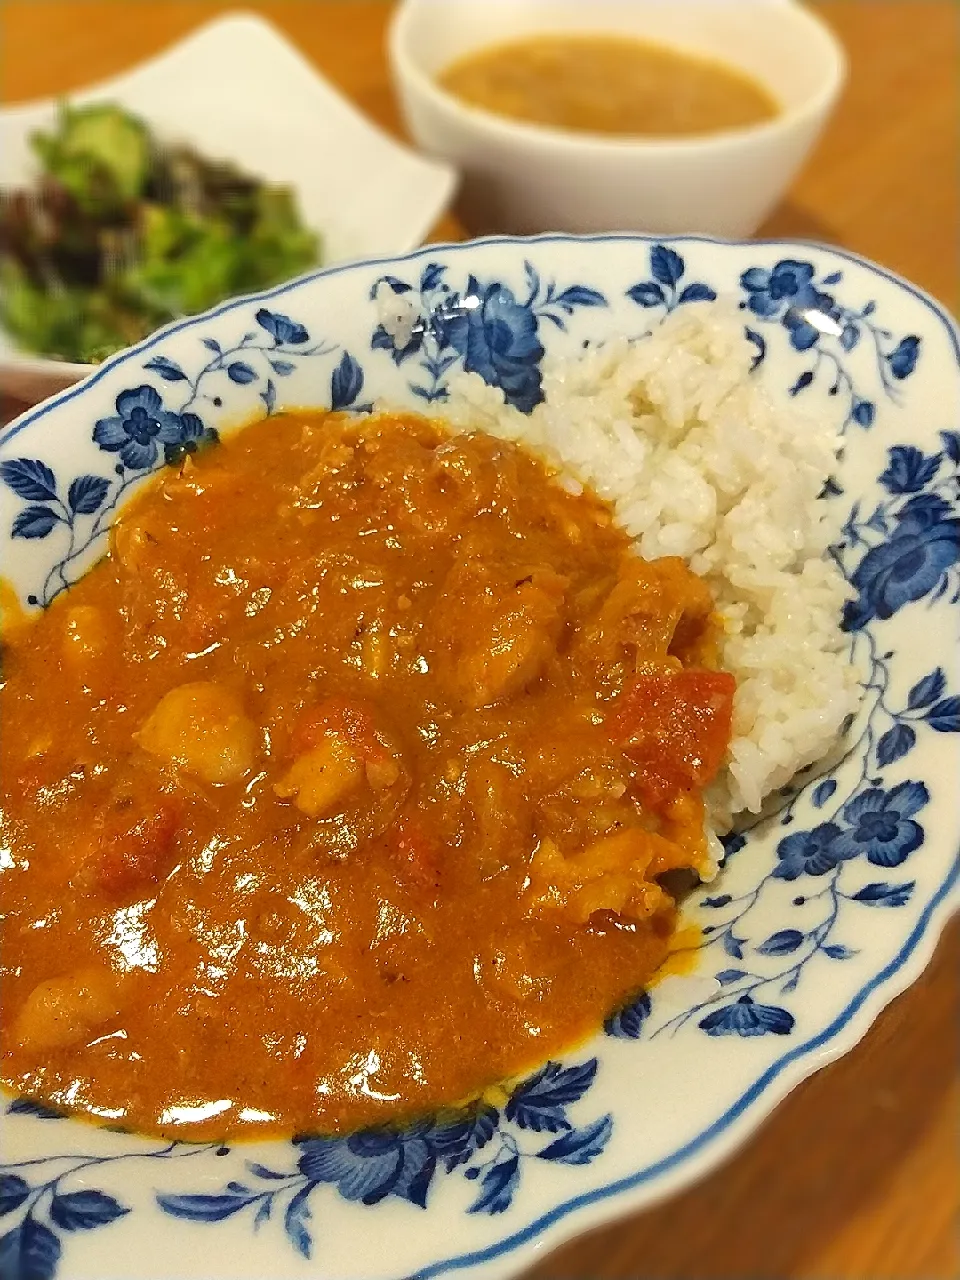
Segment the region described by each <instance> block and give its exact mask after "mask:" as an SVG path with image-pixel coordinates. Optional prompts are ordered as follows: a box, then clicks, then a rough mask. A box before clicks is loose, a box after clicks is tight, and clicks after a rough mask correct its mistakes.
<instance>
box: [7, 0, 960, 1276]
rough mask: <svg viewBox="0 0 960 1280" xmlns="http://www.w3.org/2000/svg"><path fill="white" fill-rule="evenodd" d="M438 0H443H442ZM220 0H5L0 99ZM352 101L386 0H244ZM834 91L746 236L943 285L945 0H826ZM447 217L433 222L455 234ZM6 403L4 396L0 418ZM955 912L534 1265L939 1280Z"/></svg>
mask: <svg viewBox="0 0 960 1280" xmlns="http://www.w3.org/2000/svg"><path fill="white" fill-rule="evenodd" d="M453 2H455V0H453ZM230 7H236V6H230V5H227V4H221V3H219V2H218V0H96V2H94V0H65V2H64V0H5V3H3V4H2V6H0V96H2V98H3V100H4V101H5V102H13V101H21V100H24V99H28V98H33V97H41V96H45V95H48V94H57V93H65V92H67V91H69V90H71V89H74V88H77V87H80V86H82V85H84V84H87V83H89V82H90V81H92V80H96V79H99V78H101V77H104V76H107V75H111V74H113V73H115V72H117V71H119V70H121V69H122V68H125V67H127V66H129V65H130V64H131V63H133V62H136V61H138V60H140V59H142V58H143V57H145V56H147V55H148V54H151V53H153V52H156V51H157V50H159V49H161V48H162V47H163V46H165V45H167V44H170V43H171V42H173V41H174V40H176V39H178V38H179V37H180V36H182V35H183V34H184V33H185V32H187V31H189V30H191V29H192V28H194V27H196V26H197V25H199V24H200V23H202V22H204V21H207V20H209V19H210V18H211V17H212V16H214V15H215V14H217V13H219V12H224V11H225V10H226V9H227V8H230ZM242 7H243V8H246V9H254V10H258V11H259V12H261V13H262V14H264V15H265V16H266V17H268V18H270V19H271V20H272V21H273V22H274V23H276V25H277V26H278V27H280V28H281V29H282V30H283V31H285V32H286V33H287V35H288V36H289V37H290V38H291V39H292V40H293V41H295V43H296V44H297V45H299V47H300V48H301V50H302V51H303V52H304V53H305V54H306V55H307V56H308V57H309V58H311V59H312V60H313V62H314V63H315V64H316V65H317V66H318V67H319V68H320V69H321V70H322V71H323V72H324V73H325V74H326V75H328V76H329V77H330V79H331V80H333V81H334V82H335V83H336V84H337V85H339V86H340V87H341V88H342V89H343V90H344V91H345V92H346V93H347V94H348V95H349V96H350V97H351V98H352V99H353V100H354V101H355V102H356V103H357V104H358V105H359V106H360V107H361V108H362V109H363V110H364V111H365V112H367V114H368V115H369V116H371V117H372V118H373V119H374V120H376V121H378V122H379V123H380V124H381V125H383V126H384V127H385V128H387V129H388V130H391V131H394V132H399V131H400V125H399V120H398V116H397V110H396V106H395V103H394V98H393V93H392V90H391V87H390V82H389V77H388V74H387V69H386V63H385V58H384V52H383V34H384V27H385V23H386V21H387V18H388V15H389V12H390V4H389V3H386V2H383V0H346V2H344V0H287V2H273V3H271V2H262V0H261V2H258V0H245V2H244V3H243V6H242ZM815 7H816V8H817V10H818V11H819V12H820V13H821V14H822V15H823V16H824V17H825V18H826V20H827V21H828V22H829V23H830V24H831V25H832V26H833V27H834V29H835V30H836V31H837V33H838V34H839V36H840V37H841V39H842V40H843V41H844V43H845V45H846V47H847V50H848V52H849V55H850V61H851V79H850V84H849V87H848V90H847V92H846V94H845V96H844V99H843V101H842V103H841V105H840V108H839V110H838V112H837V114H836V117H835V118H834V120H833V122H832V124H831V125H830V128H829V130H828V132H827V135H826V136H825V138H824V140H823V142H822V144H821V146H820V148H819V150H818V152H817V154H816V155H815V157H814V158H813V160H812V161H811V163H810V164H809V166H808V168H807V169H806V171H805V172H804V173H803V174H802V175H801V177H800V179H799V181H798V182H797V183H796V185H795V186H794V188H793V190H792V191H791V192H790V194H789V197H788V199H787V200H786V202H785V203H784V204H783V205H782V206H781V207H780V208H779V209H778V210H777V212H776V213H775V214H774V215H773V217H772V218H771V219H770V221H769V222H768V224H767V225H766V226H765V227H764V228H763V229H762V232H761V234H764V235H784V236H798V237H804V238H809V239H816V240H823V241H827V242H830V243H833V244H839V245H843V246H845V247H847V248H849V249H853V250H856V251H857V252H859V253H863V254H865V255H866V256H868V257H871V258H874V259H876V260H877V261H879V262H882V263H884V264H885V265H886V266H888V267H891V268H892V269H893V270H895V271H898V272H900V273H901V274H903V275H905V276H907V277H909V278H910V279H912V280H914V281H915V282H916V283H917V284H919V285H921V286H922V287H923V288H925V289H927V290H928V291H929V292H930V293H932V294H933V295H935V296H936V297H938V298H939V299H940V300H941V301H943V302H944V303H945V304H946V305H947V306H948V307H949V308H950V309H951V310H952V311H954V312H956V310H957V306H958V301H960V234H958V233H960V180H958V157H960V10H958V7H957V5H956V4H955V3H954V2H953V0H822V2H821V3H818V4H817V5H816V6H815ZM464 234H465V229H464V228H463V227H461V226H459V225H458V224H457V223H456V221H455V220H454V219H453V218H452V217H447V218H445V219H444V220H443V221H442V223H441V224H440V225H439V226H438V227H437V228H436V229H435V233H434V236H433V237H432V238H435V239H459V238H462V237H463V235H464ZM17 408H18V406H15V405H13V404H12V403H10V402H9V401H6V402H4V404H3V406H2V410H3V414H4V416H5V417H9V416H10V415H11V413H13V412H14V411H16V410H17ZM958 973H960V926H958V925H956V924H955V925H954V926H953V927H952V928H951V929H950V930H949V931H948V934H947V936H946V938H945V939H944V940H943V942H942V943H941V945H940V948H939V950H938V952H937V955H936V957H935V959H934V961H933V963H932V964H931V966H930V968H929V969H928V971H927V972H926V974H925V975H924V976H923V978H922V979H921V980H920V981H919V982H918V983H917V984H916V985H915V986H914V987H913V989H912V990H910V991H909V992H907V993H906V994H905V995H904V996H902V997H901V998H900V999H899V1000H897V1001H896V1002H895V1003H894V1004H893V1005H892V1006H891V1007H890V1008H889V1009H888V1010H887V1011H886V1012H885V1013H884V1014H883V1015H882V1016H881V1018H880V1019H879V1021H878V1022H877V1024H876V1026H875V1027H874V1028H873V1030H872V1031H871V1032H870V1034H869V1035H868V1036H867V1037H866V1039H865V1040H864V1041H863V1043H862V1044H861V1045H859V1046H858V1047H857V1048H856V1049H855V1050H854V1051H853V1052H852V1053H850V1054H849V1055H848V1056H847V1057H846V1058H845V1059H843V1060H842V1061H841V1062H839V1063H836V1064H835V1065H833V1066H831V1067H828V1068H827V1069H825V1070H824V1071H822V1072H821V1073H820V1074H819V1075H817V1076H815V1077H814V1078H813V1079H811V1080H809V1081H808V1082H807V1083H806V1084H804V1085H802V1086H801V1087H800V1088H799V1089H797V1090H796V1091H795V1093H794V1094H793V1095H792V1096H791V1097H790V1098H788V1099H787V1101H786V1102H785V1103H784V1104H783V1105H782V1106H781V1107H780V1108H779V1110H778V1111H777V1112H776V1113H775V1115H774V1116H773V1117H772V1118H771V1119H770V1120H769V1121H768V1122H767V1123H766V1125H765V1126H764V1127H763V1128H762V1130H761V1131H760V1132H759V1134H757V1135H756V1137H755V1138H754V1139H753V1140H752V1141H751V1142H750V1143H749V1144H748V1145H747V1146H746V1147H745V1148H744V1150H743V1151H742V1152H741V1153H740V1154H739V1155H737V1156H736V1157H735V1158H734V1159H733V1160H731V1161H730V1162H729V1163H728V1164H727V1165H725V1166H724V1167H723V1168H721V1169H720V1170H719V1171H717V1172H716V1173H714V1174H713V1175H712V1176H711V1177H710V1178H709V1179H707V1180H706V1181H704V1182H702V1183H701V1184H700V1185H698V1186H697V1187H695V1188H693V1189H692V1190H690V1191H688V1192H686V1193H685V1194H683V1195H680V1196H678V1197H676V1198H674V1199H673V1200H671V1201H669V1202H668V1203H666V1204H664V1205H662V1206H660V1207H658V1208H656V1209H653V1210H650V1211H648V1212H646V1213H642V1214H639V1215H634V1216H632V1217H629V1218H627V1219H625V1220H623V1221H621V1222H620V1223H619V1224H617V1225H615V1226H610V1227H606V1228H604V1229H602V1230H600V1231H598V1232H594V1233H593V1234H591V1235H589V1236H586V1237H582V1238H581V1239H580V1240H578V1241H575V1242H574V1243H572V1244H569V1245H567V1246H566V1247H564V1248H563V1249H561V1250H560V1251H558V1252H556V1253H553V1254H552V1255H549V1256H545V1257H544V1259H543V1260H542V1261H541V1262H540V1263H539V1264H538V1265H537V1266H536V1268H535V1269H534V1270H533V1271H532V1272H531V1273H530V1280H640V1278H641V1277H642V1278H643V1280H721V1278H722V1280H779V1278H781V1277H791V1278H792V1277H795V1278H797V1280H952V1278H953V1277H957V1276H960V1247H958V1235H957V1214H958V1207H960V1160H958V1142H957V1140H958V1128H957V1121H958V1114H960V1112H958V1108H960V1071H958V1056H957V1050H958V1042H957V1010H958V981H957V975H958Z"/></svg>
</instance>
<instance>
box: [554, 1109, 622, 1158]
mask: <svg viewBox="0 0 960 1280" xmlns="http://www.w3.org/2000/svg"><path fill="white" fill-rule="evenodd" d="M612 1132H613V1117H612V1116H601V1117H600V1119H599V1120H594V1122H593V1124H589V1125H587V1126H586V1127H585V1128H583V1129H570V1130H569V1131H568V1132H567V1133H564V1134H563V1135H562V1136H561V1137H559V1138H555V1139H554V1140H553V1142H551V1143H549V1145H547V1146H546V1147H544V1148H543V1150H542V1151H538V1152H537V1155H538V1157H539V1158H540V1159H541V1160H555V1161H556V1162H557V1163H558V1164H574V1165H576V1164H589V1163H590V1161H591V1160H596V1158H597V1156H598V1155H600V1154H601V1152H602V1151H603V1149H604V1147H605V1146H606V1145H607V1143H608V1142H609V1140H610V1134H611V1133H612Z"/></svg>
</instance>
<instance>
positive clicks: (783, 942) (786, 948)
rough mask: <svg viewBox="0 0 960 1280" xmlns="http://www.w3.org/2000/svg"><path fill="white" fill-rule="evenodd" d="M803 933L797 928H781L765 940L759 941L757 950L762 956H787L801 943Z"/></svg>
mask: <svg viewBox="0 0 960 1280" xmlns="http://www.w3.org/2000/svg"><path fill="white" fill-rule="evenodd" d="M803 938H804V935H803V934H802V933H801V932H800V930H799V929H781V930H780V931H779V932H778V933H774V934H771V935H770V937H769V938H767V940H766V941H765V942H761V943H760V945H759V946H758V947H757V951H758V952H759V953H760V955H762V956H788V955H790V953H791V952H792V951H796V949H797V947H799V946H802V945H803Z"/></svg>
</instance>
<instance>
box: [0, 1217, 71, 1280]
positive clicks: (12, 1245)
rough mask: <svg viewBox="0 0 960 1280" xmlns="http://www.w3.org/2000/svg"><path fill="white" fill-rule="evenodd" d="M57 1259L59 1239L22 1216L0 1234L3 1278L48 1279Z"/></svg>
mask: <svg viewBox="0 0 960 1280" xmlns="http://www.w3.org/2000/svg"><path fill="white" fill-rule="evenodd" d="M59 1262H60V1241H59V1240H58V1239H57V1237H56V1236H55V1235H54V1233H53V1232H52V1231H51V1230H50V1228H49V1227H46V1226H44V1225H43V1223H42V1222H37V1220H36V1219H35V1218H32V1217H29V1216H28V1217H26V1218H24V1220H23V1222H21V1223H20V1224H19V1226H16V1227H14V1228H13V1230H12V1231H8V1232H7V1234H6V1235H4V1236H0V1276H2V1277H3V1280H52V1277H53V1276H55V1275H56V1272H57V1266H58V1264H59Z"/></svg>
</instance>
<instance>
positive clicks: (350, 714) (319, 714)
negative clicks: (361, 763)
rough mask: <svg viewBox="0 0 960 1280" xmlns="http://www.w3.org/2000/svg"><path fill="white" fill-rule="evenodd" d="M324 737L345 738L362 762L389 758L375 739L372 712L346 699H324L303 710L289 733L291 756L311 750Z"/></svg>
mask: <svg viewBox="0 0 960 1280" xmlns="http://www.w3.org/2000/svg"><path fill="white" fill-rule="evenodd" d="M328 736H335V737H337V738H340V739H345V740H346V741H347V742H348V743H349V744H350V746H351V747H352V748H353V750H354V752H355V753H356V754H357V756H359V757H360V759H362V760H383V759H386V758H387V757H389V755H390V752H389V751H388V750H387V748H386V746H385V745H384V744H383V743H382V742H381V741H380V739H379V738H378V736H377V732H376V728H375V714H374V712H373V710H372V709H371V708H370V707H367V706H365V705H364V703H362V702H357V701H353V700H352V699H349V698H327V699H326V700H325V701H324V702H321V703H318V704H317V705H316V706H313V707H308V708H307V709H306V710H304V711H303V712H302V713H301V715H300V718H299V720H298V721H297V724H296V727H295V728H294V731H293V737H292V740H291V743H290V745H291V748H292V751H293V754H294V755H301V754H302V753H303V752H306V751H312V750H314V749H315V748H317V747H319V746H320V745H321V744H322V743H323V740H324V739H325V738H326V737H328Z"/></svg>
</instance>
